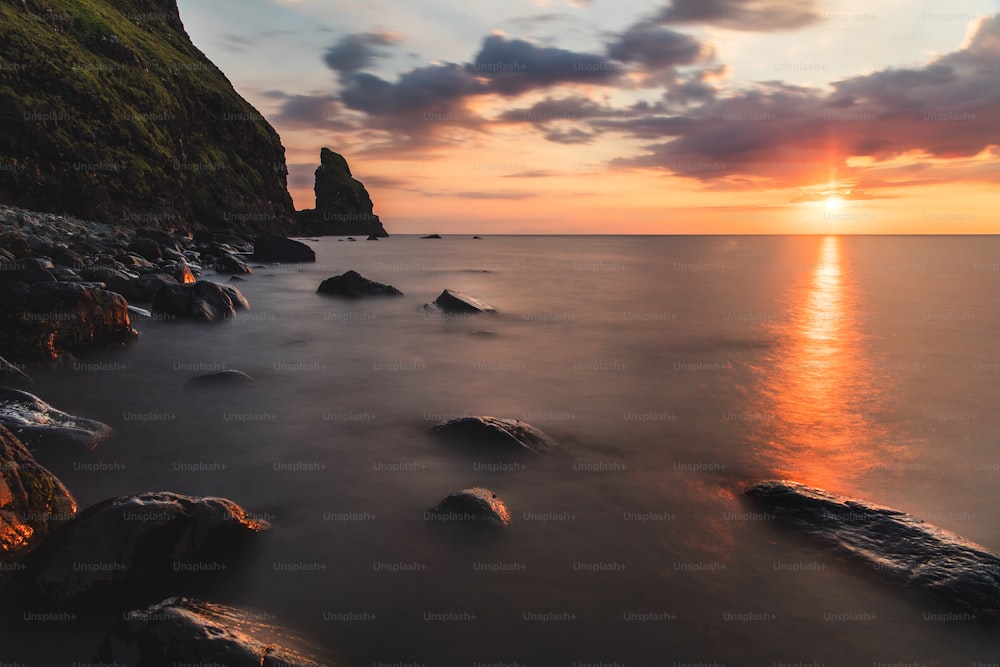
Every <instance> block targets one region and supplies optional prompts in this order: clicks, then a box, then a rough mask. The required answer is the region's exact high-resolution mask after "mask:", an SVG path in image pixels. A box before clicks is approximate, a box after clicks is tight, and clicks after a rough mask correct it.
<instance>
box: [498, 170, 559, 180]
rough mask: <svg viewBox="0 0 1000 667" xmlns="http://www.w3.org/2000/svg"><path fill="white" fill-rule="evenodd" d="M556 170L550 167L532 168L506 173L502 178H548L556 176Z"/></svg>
mask: <svg viewBox="0 0 1000 667" xmlns="http://www.w3.org/2000/svg"><path fill="white" fill-rule="evenodd" d="M555 175H556V173H555V172H554V171H549V170H548V169H530V170H528V171H518V172H515V173H513V174H504V175H503V176H502V177H501V178H548V177H549V176H555Z"/></svg>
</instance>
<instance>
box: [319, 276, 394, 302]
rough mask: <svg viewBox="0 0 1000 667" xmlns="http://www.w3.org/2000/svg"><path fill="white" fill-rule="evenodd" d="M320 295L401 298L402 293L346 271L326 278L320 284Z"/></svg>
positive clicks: (390, 286)
mask: <svg viewBox="0 0 1000 667" xmlns="http://www.w3.org/2000/svg"><path fill="white" fill-rule="evenodd" d="M316 291H317V292H319V293H320V294H332V295H334V296H346V297H362V296H402V294H403V293H402V292H400V291H399V290H398V289H396V288H395V287H393V286H392V285H384V284H382V283H378V282H375V281H374V280H369V279H368V278H365V277H364V276H362V275H361V274H360V273H358V272H356V271H348V272H347V273H343V274H341V275H339V276H333V277H332V278H327V279H326V280H324V281H323V282H322V283H320V286H319V289H317V290H316Z"/></svg>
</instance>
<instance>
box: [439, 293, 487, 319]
mask: <svg viewBox="0 0 1000 667" xmlns="http://www.w3.org/2000/svg"><path fill="white" fill-rule="evenodd" d="M434 305H435V306H437V307H438V308H440V309H441V310H443V311H445V312H448V313H495V312H496V308H494V307H493V306H491V305H490V304H488V303H486V302H484V301H480V300H479V299H476V298H474V297H471V296H469V295H467V294H462V293H461V292H455V291H453V290H450V289H446V290H445V291H443V292H441V294H440V295H439V296H438V298H436V299H434Z"/></svg>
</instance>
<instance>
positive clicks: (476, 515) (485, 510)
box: [424, 486, 510, 527]
mask: <svg viewBox="0 0 1000 667" xmlns="http://www.w3.org/2000/svg"><path fill="white" fill-rule="evenodd" d="M424 518H425V519H427V520H428V521H434V522H441V523H452V522H459V523H485V524H488V525H491V526H499V527H503V526H509V525H510V511H509V510H508V509H507V505H506V504H505V503H504V501H503V500H502V499H501V498H500V496H498V495H497V494H495V493H493V492H492V491H490V490H489V489H486V488H483V487H481V486H476V487H472V488H470V489H462V490H461V491H456V492H455V493H453V494H451V495H450V496H448V497H447V498H445V499H444V500H442V501H441V502H439V503H438V504H437V505H435V506H434V507H433V508H432V509H431V510H430V511H429V512H427V514H426V515H425V516H424Z"/></svg>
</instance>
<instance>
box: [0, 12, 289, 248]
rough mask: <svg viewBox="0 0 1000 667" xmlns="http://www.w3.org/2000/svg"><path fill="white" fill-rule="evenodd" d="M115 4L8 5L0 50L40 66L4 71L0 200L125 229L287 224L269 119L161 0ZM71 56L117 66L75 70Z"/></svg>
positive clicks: (283, 178)
mask: <svg viewBox="0 0 1000 667" xmlns="http://www.w3.org/2000/svg"><path fill="white" fill-rule="evenodd" d="M6 4H7V5H9V3H6ZM104 4H106V3H102V5H104ZM127 5H128V6H127V7H125V6H124V5H116V7H118V9H120V10H121V11H95V12H93V13H91V14H88V15H87V17H86V18H83V17H81V16H78V15H77V14H76V13H72V14H59V15H58V16H59V18H53V16H55V15H50V14H46V13H45V12H44V11H42V10H38V11H35V10H36V9H37V8H32V7H30V6H29V5H23V6H22V5H21V4H20V3H18V6H17V7H15V6H13V5H9V6H8V7H7V11H6V12H5V13H4V15H3V19H2V20H3V23H4V28H5V31H4V39H5V44H6V46H5V47H4V53H5V54H7V55H9V54H12V53H14V52H15V51H16V54H17V55H16V58H17V62H19V63H45V64H46V66H45V67H41V68H38V69H31V68H24V69H21V70H18V71H17V76H12V75H11V72H4V73H3V74H4V75H3V76H2V79H3V90H4V92H3V95H2V96H0V118H4V119H9V122H6V123H3V124H0V156H3V159H4V162H3V165H4V169H2V170H0V201H2V202H5V203H9V204H13V205H17V206H23V207H26V208H31V209H35V210H38V211H54V212H60V213H62V212H66V213H71V214H74V215H78V216H81V217H83V218H85V219H90V220H98V221H102V222H111V223H115V224H119V225H122V224H124V225H126V226H129V227H144V226H150V225H152V226H157V227H170V226H175V225H177V226H186V225H195V224H200V225H207V226H210V227H213V228H216V229H220V228H227V227H238V228H239V229H240V230H241V231H244V232H247V231H250V232H257V231H262V230H269V231H279V230H280V231H289V230H291V229H292V228H293V225H294V215H295V212H294V208H293V206H292V199H291V197H290V195H289V193H288V188H287V174H288V171H287V166H286V162H285V150H284V148H283V147H282V145H281V140H280V138H279V137H278V135H277V133H276V132H275V131H274V128H272V127H271V125H270V124H269V123H268V122H267V120H266V119H265V118H264V116H263V115H261V114H260V113H259V112H258V111H257V110H256V109H254V108H253V107H252V106H251V105H250V104H249V103H248V102H247V101H246V100H245V99H243V98H242V97H241V96H240V95H239V94H238V93H237V92H236V90H235V89H234V88H233V86H232V84H231V83H230V82H229V80H228V79H227V78H226V76H225V75H224V74H223V73H222V72H221V71H220V70H219V68H218V67H216V66H215V65H214V64H213V63H212V62H210V61H209V60H208V59H207V58H206V57H205V55H204V54H203V52H202V50H200V49H199V48H198V47H197V46H196V45H195V44H193V43H192V42H191V38H190V37H189V36H188V33H187V31H186V30H185V28H184V24H183V23H182V21H181V15H180V12H179V10H178V8H177V3H176V2H175V1H174V0H156V1H153V2H151V1H149V0H146V1H145V2H129V3H127ZM22 19H26V20H22ZM36 19H39V20H36ZM64 19H65V20H64ZM15 44H16V45H17V46H16V48H15V47H14V46H13V45H15ZM202 46H204V45H202ZM12 49H13V50H12ZM7 55H5V62H7V61H8V60H10V58H9V57H7ZM11 57H13V56H11ZM11 62H13V61H11ZM81 64H87V65H88V66H89V65H95V66H96V65H100V66H101V67H105V66H106V67H107V68H109V69H108V71H114V72H118V73H120V72H128V73H129V74H128V75H127V76H103V77H98V78H94V77H82V78H81V75H80V65H81ZM98 73H100V72H98ZM154 107H155V108H154ZM154 112H155V115H156V119H155V120H153V121H150V120H149V119H148V118H145V117H144V116H142V114H149V113H154ZM15 118H16V119H21V120H19V121H18V122H16V123H15V122H13V119H15ZM83 119H86V120H85V121H84V120H83ZM123 128H124V129H123ZM77 167H79V168H77ZM43 229H44V228H42V229H35V230H32V232H33V235H34V236H37V237H41V238H42V240H43V241H44V236H45V234H44V233H43V231H42V230H43ZM52 236H53V238H59V235H56V234H52ZM153 240H155V241H157V242H161V241H160V239H159V238H154V239H153ZM161 243H162V242H161ZM34 252H35V254H39V253H38V251H37V250H35V251H34Z"/></svg>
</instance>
